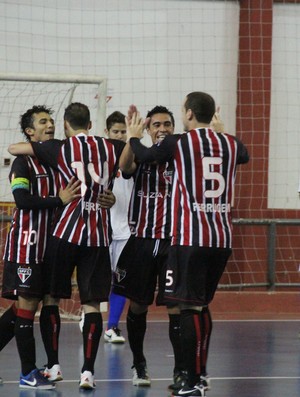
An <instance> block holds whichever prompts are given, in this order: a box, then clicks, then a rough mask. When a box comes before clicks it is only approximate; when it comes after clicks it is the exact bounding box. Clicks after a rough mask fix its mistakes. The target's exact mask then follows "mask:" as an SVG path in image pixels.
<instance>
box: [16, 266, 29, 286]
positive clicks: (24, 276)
mask: <svg viewBox="0 0 300 397" xmlns="http://www.w3.org/2000/svg"><path fill="white" fill-rule="evenodd" d="M31 273H32V269H31V268H30V267H26V268H23V267H18V276H19V279H20V280H21V281H22V283H23V284H24V283H25V281H26V280H28V279H29V277H30V276H31Z"/></svg>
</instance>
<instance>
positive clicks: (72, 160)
mask: <svg viewBox="0 0 300 397" xmlns="http://www.w3.org/2000/svg"><path fill="white" fill-rule="evenodd" d="M32 146H33V149H34V152H35V154H36V156H37V157H38V158H39V159H40V160H41V161H42V162H46V163H47V164H49V165H51V166H52V167H54V168H55V169H58V170H59V173H60V178H61V184H62V186H63V187H65V186H66V185H67V183H68V181H69V180H70V179H71V178H72V177H73V176H74V177H75V178H76V179H79V180H80V181H81V197H80V198H78V199H76V200H73V201H72V202H71V203H69V204H67V205H66V206H65V207H62V208H60V209H58V210H57V212H56V216H55V225H54V230H53V235H54V236H55V237H57V238H60V239H63V240H66V241H68V242H69V243H73V244H77V245H83V246H89V247H98V246H109V244H110V242H111V233H112V232H111V223H110V213H109V211H108V210H107V209H104V208H101V207H100V205H99V204H98V195H99V193H102V192H103V190H104V189H107V188H109V189H112V185H113V178H114V177H115V175H116V172H117V170H118V166H117V163H118V159H119V157H120V154H121V152H122V149H123V147H124V143H123V142H121V141H117V140H109V139H105V138H101V137H99V136H88V135H86V134H84V133H80V134H78V135H76V136H73V137H71V138H68V139H67V140H65V141H63V142H61V141H57V140H51V141H48V142H43V143H42V144H34V143H33V144H32Z"/></svg>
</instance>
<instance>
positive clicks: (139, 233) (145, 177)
mask: <svg viewBox="0 0 300 397" xmlns="http://www.w3.org/2000/svg"><path fill="white" fill-rule="evenodd" d="M172 176H173V168H172V163H171V164H169V163H165V164H161V165H159V164H146V163H140V164H139V165H138V168H137V170H136V172H135V174H134V186H133V190H132V194H131V200H130V205H129V226H130V230H131V233H132V234H134V235H135V236H136V237H144V238H160V239H164V238H170V204H171V202H170V199H171V183H172Z"/></svg>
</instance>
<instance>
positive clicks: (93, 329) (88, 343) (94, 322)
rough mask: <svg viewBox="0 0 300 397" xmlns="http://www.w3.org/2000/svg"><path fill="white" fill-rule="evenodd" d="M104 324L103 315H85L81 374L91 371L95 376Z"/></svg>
mask: <svg viewBox="0 0 300 397" xmlns="http://www.w3.org/2000/svg"><path fill="white" fill-rule="evenodd" d="M102 329H103V322H102V315H101V313H87V314H85V315H84V325H83V329H82V337H83V354H84V363H83V367H82V370H81V372H84V371H90V372H91V373H92V374H94V364H95V360H96V356H97V352H98V347H99V342H100V337H101V334H102Z"/></svg>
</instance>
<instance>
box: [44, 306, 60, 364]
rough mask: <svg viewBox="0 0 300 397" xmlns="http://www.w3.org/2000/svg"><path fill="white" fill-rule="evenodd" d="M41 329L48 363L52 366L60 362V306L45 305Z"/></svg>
mask: <svg viewBox="0 0 300 397" xmlns="http://www.w3.org/2000/svg"><path fill="white" fill-rule="evenodd" d="M40 330H41V335H42V339H43V343H44V346H45V350H46V354H47V358H48V363H47V367H48V368H52V367H53V365H55V364H58V363H59V361H58V340H59V333H60V315H59V308H58V306H56V305H51V306H43V307H42V310H41V314H40Z"/></svg>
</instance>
